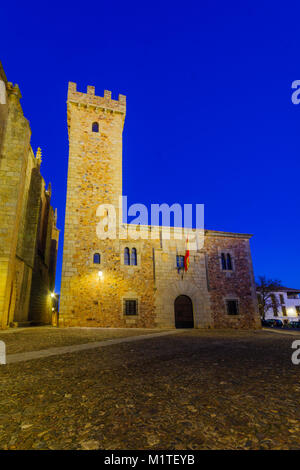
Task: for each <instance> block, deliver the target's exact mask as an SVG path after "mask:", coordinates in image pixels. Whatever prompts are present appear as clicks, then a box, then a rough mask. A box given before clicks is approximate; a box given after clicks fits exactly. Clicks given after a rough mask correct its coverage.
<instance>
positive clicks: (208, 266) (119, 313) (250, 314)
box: [59, 83, 258, 328]
mask: <svg viewBox="0 0 300 470" xmlns="http://www.w3.org/2000/svg"><path fill="white" fill-rule="evenodd" d="M67 109H68V132H69V167H68V185H67V203H66V219H65V233H64V252H63V269H62V286H61V302H60V316H59V325H60V326H99V327H161V328H162V327H174V325H175V317H174V301H175V299H176V297H177V296H179V295H187V296H189V297H190V299H191V300H192V303H193V314H194V325H195V327H197V328H201V327H203V328H208V327H212V328H213V327H219V328H222V327H238V326H239V327H244V328H250V327H251V328H252V327H256V326H258V322H257V318H258V317H257V306H256V297H255V295H254V296H253V292H254V281H253V273H252V263H251V257H250V251H249V236H247V235H239V234H230V233H227V234H226V233H223V232H213V231H206V232H205V244H204V247H201V246H200V247H199V249H197V250H195V251H193V252H191V256H190V267H189V270H188V272H187V273H184V274H183V273H182V271H181V272H178V269H177V267H176V256H177V255H184V254H185V250H186V244H185V237H184V239H183V240H176V239H173V238H172V237H171V239H170V240H165V239H164V238H163V237H162V231H163V230H162V229H161V230H160V231H161V236H160V237H158V239H155V240H151V238H150V237H149V238H148V239H147V240H143V239H138V240H132V239H127V240H122V239H120V238H118V237H117V238H116V239H114V240H100V239H99V238H98V236H97V233H96V225H97V224H98V222H99V217H97V215H96V211H97V208H98V206H99V204H104V203H111V204H114V205H115V206H118V204H119V196H121V195H122V132H123V125H124V119H125V113H126V101H125V97H124V96H122V95H119V98H118V100H113V99H112V98H111V93H110V92H108V91H105V92H104V96H103V97H100V96H96V95H95V89H94V87H88V89H87V93H81V92H78V91H77V88H76V84H75V83H70V84H69V90H68V105H67ZM93 123H97V124H98V126H99V129H98V132H93ZM141 172H142V169H141ZM141 177H143V178H145V177H146V176H145V175H143V174H141ZM124 227H126V226H124ZM142 228H143V230H145V231H148V232H149V233H150V231H151V228H150V227H147V226H144V227H142ZM126 247H128V248H129V249H130V250H132V248H136V250H137V254H138V262H137V266H126V265H125V264H124V249H125V248H126ZM222 248H224V249H225V248H226V249H227V248H228V249H230V250H231V253H232V256H233V259H234V260H235V261H234V263H235V271H234V272H232V273H231V275H230V274H228V273H227V272H221V271H220V250H221V249H222ZM94 253H99V254H100V255H101V264H99V265H97V264H94V263H93V254H94ZM99 271H101V272H102V278H101V279H100V278H99V275H98V273H99ZM228 295H234V296H235V298H238V301H239V305H240V309H239V315H237V316H236V317H235V318H229V316H228V315H227V313H226V305H225V299H226V296H228ZM124 299H135V300H137V301H138V314H137V315H134V316H126V315H125V314H124V308H123V304H124Z"/></svg>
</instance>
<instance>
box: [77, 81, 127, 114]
mask: <svg viewBox="0 0 300 470" xmlns="http://www.w3.org/2000/svg"><path fill="white" fill-rule="evenodd" d="M68 103H77V104H78V105H83V106H95V107H99V108H103V109H108V110H110V111H115V112H118V113H121V114H124V115H125V114H126V96H124V95H119V97H118V100H113V99H112V97H111V91H108V90H104V96H96V95H95V87H94V86H88V87H87V93H82V92H79V91H77V84H76V83H73V82H69V87H68Z"/></svg>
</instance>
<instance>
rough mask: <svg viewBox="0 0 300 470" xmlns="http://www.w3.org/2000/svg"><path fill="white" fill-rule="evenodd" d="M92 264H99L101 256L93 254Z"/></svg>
mask: <svg viewBox="0 0 300 470" xmlns="http://www.w3.org/2000/svg"><path fill="white" fill-rule="evenodd" d="M93 261H94V264H100V261H101V256H100V253H94V260H93Z"/></svg>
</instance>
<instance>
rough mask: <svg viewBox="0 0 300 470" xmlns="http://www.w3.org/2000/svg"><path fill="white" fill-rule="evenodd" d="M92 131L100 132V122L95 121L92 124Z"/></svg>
mask: <svg viewBox="0 0 300 470" xmlns="http://www.w3.org/2000/svg"><path fill="white" fill-rule="evenodd" d="M92 131H93V132H99V124H98V122H93V124H92Z"/></svg>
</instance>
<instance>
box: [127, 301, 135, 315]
mask: <svg viewBox="0 0 300 470" xmlns="http://www.w3.org/2000/svg"><path fill="white" fill-rule="evenodd" d="M124 314H125V315H137V300H129V299H126V300H124Z"/></svg>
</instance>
